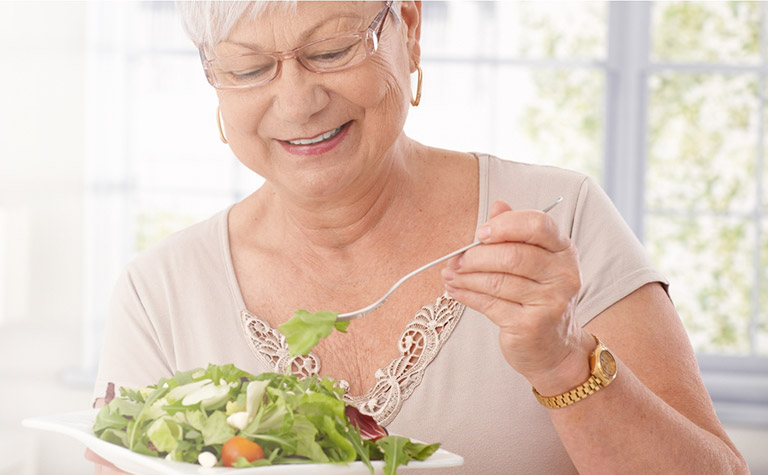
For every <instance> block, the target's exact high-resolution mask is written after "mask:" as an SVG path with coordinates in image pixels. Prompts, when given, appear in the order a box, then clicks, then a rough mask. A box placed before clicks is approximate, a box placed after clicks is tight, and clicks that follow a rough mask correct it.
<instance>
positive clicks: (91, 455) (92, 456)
mask: <svg viewBox="0 0 768 475" xmlns="http://www.w3.org/2000/svg"><path fill="white" fill-rule="evenodd" d="M85 459H86V460H88V461H89V462H93V463H95V464H96V465H100V466H102V467H106V468H109V469H111V470H114V471H117V473H124V472H121V471H120V469H118V468H117V467H116V466H115V465H114V464H112V462H110V461H108V460H106V459H104V458H102V457H101V456H100V455H98V454H97V453H96V452H94V451H92V450H91V449H85Z"/></svg>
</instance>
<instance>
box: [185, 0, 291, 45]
mask: <svg viewBox="0 0 768 475" xmlns="http://www.w3.org/2000/svg"><path fill="white" fill-rule="evenodd" d="M176 6H177V9H178V11H179V14H180V15H181V22H182V25H183V26H184V30H185V31H186V32H187V35H188V36H189V37H190V39H192V41H194V43H195V45H197V46H200V45H203V44H204V45H206V46H209V47H213V46H216V45H217V44H219V43H221V42H222V41H224V40H226V39H227V37H228V36H229V33H230V32H231V31H232V28H234V27H235V25H236V24H237V22H238V21H239V20H240V18H242V17H243V16H246V15H250V16H251V17H252V18H258V17H259V15H261V13H262V12H264V11H267V10H276V9H279V8H282V9H284V10H293V11H295V9H296V0H285V1H261V2H243V1H228V2H222V1H215V0H213V1H211V0H205V1H178V2H176Z"/></svg>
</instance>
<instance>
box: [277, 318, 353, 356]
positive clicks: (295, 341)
mask: <svg viewBox="0 0 768 475" xmlns="http://www.w3.org/2000/svg"><path fill="white" fill-rule="evenodd" d="M338 316H339V314H338V313H335V312H327V311H320V312H316V313H311V312H308V311H306V310H296V312H295V313H294V314H293V318H291V319H290V320H288V321H287V322H285V323H283V324H282V325H279V326H278V327H277V329H278V330H280V332H281V333H282V334H283V335H285V341H286V343H288V352H289V354H290V355H291V356H299V355H306V354H309V352H310V351H312V348H314V347H315V346H316V345H317V344H318V343H320V340H321V339H322V338H325V337H327V336H328V335H330V334H331V332H333V329H334V328H335V329H336V330H338V331H340V332H342V333H346V332H347V327H348V326H349V322H339V321H336V318H337V317H338Z"/></svg>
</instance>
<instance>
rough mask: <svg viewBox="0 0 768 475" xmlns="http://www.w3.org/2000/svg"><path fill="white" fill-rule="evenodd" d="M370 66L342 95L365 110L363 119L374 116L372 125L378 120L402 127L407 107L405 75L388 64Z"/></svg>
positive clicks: (379, 125)
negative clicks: (347, 91) (344, 94)
mask: <svg viewBox="0 0 768 475" xmlns="http://www.w3.org/2000/svg"><path fill="white" fill-rule="evenodd" d="M372 66H373V67H371V68H366V69H365V71H361V73H360V75H359V77H358V78H356V80H355V81H354V83H353V84H354V85H353V86H352V87H351V88H350V89H349V93H348V94H346V95H347V97H349V98H350V100H352V101H353V102H355V103H356V104H358V105H359V106H360V107H361V108H362V109H363V110H364V111H365V117H366V119H377V120H376V121H375V122H376V123H378V125H376V126H378V127H381V126H382V123H381V121H385V122H391V123H393V124H400V126H402V124H404V123H405V118H406V116H407V114H408V110H409V106H410V96H409V93H410V83H409V77H408V75H407V73H406V74H403V73H402V72H400V71H398V70H397V68H396V66H395V65H392V64H382V63H380V62H377V63H375V64H374V65H372ZM371 126H374V124H373V123H372V124H371Z"/></svg>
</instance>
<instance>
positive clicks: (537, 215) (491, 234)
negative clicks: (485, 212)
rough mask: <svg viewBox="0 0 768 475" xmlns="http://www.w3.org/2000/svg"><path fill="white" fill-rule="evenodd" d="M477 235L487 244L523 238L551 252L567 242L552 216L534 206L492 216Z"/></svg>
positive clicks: (515, 240)
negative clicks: (529, 208) (530, 208)
mask: <svg viewBox="0 0 768 475" xmlns="http://www.w3.org/2000/svg"><path fill="white" fill-rule="evenodd" d="M477 239H478V240H480V241H482V242H483V243H486V244H492V243H499V242H524V243H528V244H533V245H536V246H539V247H542V248H544V249H547V250H549V251H552V252H559V251H562V250H564V249H566V248H567V247H568V246H569V245H570V239H568V237H567V236H565V235H564V234H562V233H561V232H560V229H559V228H558V227H557V223H556V222H555V220H554V219H552V217H551V216H549V215H547V214H546V213H543V212H541V211H537V210H518V211H505V212H502V213H501V214H499V215H497V216H495V217H494V218H491V219H490V220H489V221H488V222H487V223H485V224H484V225H483V226H481V227H480V229H478V231H477Z"/></svg>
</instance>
